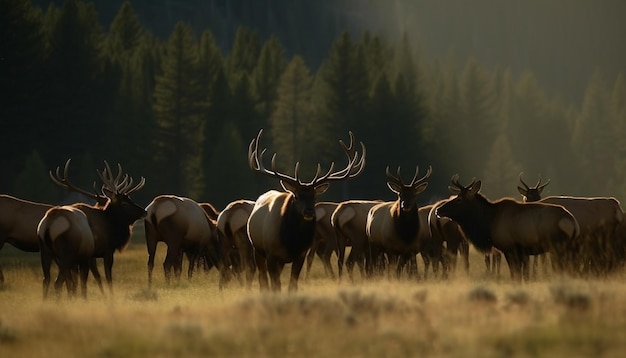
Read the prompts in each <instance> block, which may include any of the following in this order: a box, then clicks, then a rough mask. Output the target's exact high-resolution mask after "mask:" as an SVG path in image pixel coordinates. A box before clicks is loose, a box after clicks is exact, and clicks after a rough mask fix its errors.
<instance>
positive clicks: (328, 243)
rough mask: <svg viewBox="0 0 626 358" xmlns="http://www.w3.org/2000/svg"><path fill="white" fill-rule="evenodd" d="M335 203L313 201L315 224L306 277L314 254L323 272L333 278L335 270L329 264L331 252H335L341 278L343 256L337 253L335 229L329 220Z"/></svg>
mask: <svg viewBox="0 0 626 358" xmlns="http://www.w3.org/2000/svg"><path fill="white" fill-rule="evenodd" d="M337 205H338V204H337V203H332V202H327V201H323V202H319V203H315V218H316V220H317V223H316V225H315V235H314V236H313V244H312V245H311V249H310V250H309V253H308V255H307V271H306V273H307V277H308V275H309V272H310V271H311V266H312V265H313V259H314V258H315V255H317V256H319V258H320V260H321V261H322V264H323V265H324V272H325V273H326V275H327V276H329V277H331V278H332V279H333V280H334V279H335V272H334V271H333V267H332V265H331V264H330V258H331V256H332V254H333V252H337V270H338V275H339V278H341V275H342V271H343V256H340V255H339V249H338V247H337V238H336V236H335V230H334V229H333V225H332V222H331V220H330V219H331V216H332V214H333V212H334V211H335V209H336V208H337Z"/></svg>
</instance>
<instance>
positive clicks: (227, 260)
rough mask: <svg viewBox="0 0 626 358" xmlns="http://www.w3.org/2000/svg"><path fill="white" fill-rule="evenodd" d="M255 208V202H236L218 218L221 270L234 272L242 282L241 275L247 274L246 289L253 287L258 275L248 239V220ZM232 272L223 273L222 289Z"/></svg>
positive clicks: (227, 207)
mask: <svg viewBox="0 0 626 358" xmlns="http://www.w3.org/2000/svg"><path fill="white" fill-rule="evenodd" d="M253 208H254V201H251V200H243V199H242V200H236V201H233V202H231V203H229V204H228V205H226V207H225V208H224V210H222V211H221V212H220V214H219V216H218V217H217V230H218V232H219V238H218V240H219V247H220V251H221V253H222V257H221V259H222V260H223V263H222V265H221V270H225V271H229V270H230V271H232V272H233V273H234V274H235V275H236V276H237V278H239V281H240V282H241V281H242V280H241V277H240V276H241V273H242V272H244V273H245V283H246V287H247V288H250V287H251V286H252V280H253V279H254V274H255V273H256V263H255V262H254V252H253V248H252V243H250V239H249V238H248V229H247V225H248V218H249V217H250V213H251V212H252V209H253ZM229 275H230V272H222V274H221V278H220V287H223V286H224V285H225V284H226V282H225V281H226V280H227V278H228V277H229Z"/></svg>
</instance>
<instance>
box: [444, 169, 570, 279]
mask: <svg viewBox="0 0 626 358" xmlns="http://www.w3.org/2000/svg"><path fill="white" fill-rule="evenodd" d="M452 185H453V186H451V187H450V190H451V191H452V192H453V194H456V197H453V198H451V199H450V200H449V201H448V202H446V203H445V204H443V205H441V206H440V207H438V208H437V210H436V213H437V215H438V216H440V217H449V218H450V219H452V220H454V221H456V222H457V223H458V224H459V225H460V226H461V228H462V229H463V232H464V233H465V235H466V237H467V238H468V239H469V240H470V241H471V242H472V244H474V246H475V247H476V248H477V249H478V250H481V251H483V252H485V251H487V250H491V248H492V247H495V248H497V249H498V250H500V251H502V253H503V254H504V257H505V259H506V261H507V263H508V265H509V270H510V272H511V278H512V279H513V280H514V281H516V282H521V280H522V262H523V260H524V257H527V256H528V255H537V254H541V253H544V252H552V253H553V254H554V256H553V258H555V259H558V261H556V262H558V265H559V267H563V262H562V260H560V259H559V255H562V253H563V252H564V251H566V249H567V247H568V245H569V244H570V243H571V242H572V241H573V240H575V239H576V237H577V235H578V233H579V231H580V229H579V226H578V222H577V221H576V219H575V218H574V216H572V214H571V213H570V212H569V211H567V210H566V209H564V208H563V207H562V206H558V205H550V204H544V203H520V202H517V201H515V200H513V199H509V198H504V199H500V200H497V201H489V200H488V199H487V198H486V197H485V196H483V195H482V194H481V193H480V192H479V191H480V187H481V182H480V180H479V181H476V180H473V181H472V182H471V183H470V184H469V185H468V186H463V185H461V184H460V183H459V179H458V175H455V176H454V177H452ZM553 262H555V261H554V260H553Z"/></svg>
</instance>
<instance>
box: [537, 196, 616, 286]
mask: <svg viewBox="0 0 626 358" xmlns="http://www.w3.org/2000/svg"><path fill="white" fill-rule="evenodd" d="M539 202H540V203H547V204H554V205H561V206H563V207H564V208H565V209H567V210H568V211H569V212H571V213H572V215H574V217H575V218H576V220H577V221H578V224H579V226H580V235H579V237H578V238H577V239H576V240H575V241H574V242H573V243H572V245H571V247H570V249H569V251H568V256H569V257H568V259H569V262H570V270H571V271H572V273H573V274H577V275H578V274H583V275H584V274H596V275H597V274H601V273H606V272H607V271H608V270H609V267H611V266H613V265H614V263H615V262H614V261H615V258H614V257H613V256H614V253H615V252H616V248H615V247H614V244H615V243H614V242H613V240H614V235H615V230H616V229H617V228H618V227H619V225H620V223H621V222H622V221H623V217H624V212H623V211H622V207H621V205H620V203H619V201H617V199H615V198H611V197H592V198H584V197H572V196H549V197H546V198H543V199H541V200H540V201H539Z"/></svg>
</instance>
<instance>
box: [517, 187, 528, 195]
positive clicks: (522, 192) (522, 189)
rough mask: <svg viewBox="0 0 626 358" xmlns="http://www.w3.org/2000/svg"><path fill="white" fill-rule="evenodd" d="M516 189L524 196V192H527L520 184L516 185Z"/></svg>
mask: <svg viewBox="0 0 626 358" xmlns="http://www.w3.org/2000/svg"><path fill="white" fill-rule="evenodd" d="M517 191H519V193H520V194H522V196H526V194H528V193H527V192H526V189H524V188H522V187H521V186H518V187H517Z"/></svg>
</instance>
